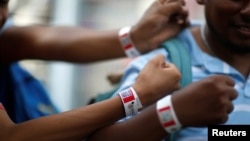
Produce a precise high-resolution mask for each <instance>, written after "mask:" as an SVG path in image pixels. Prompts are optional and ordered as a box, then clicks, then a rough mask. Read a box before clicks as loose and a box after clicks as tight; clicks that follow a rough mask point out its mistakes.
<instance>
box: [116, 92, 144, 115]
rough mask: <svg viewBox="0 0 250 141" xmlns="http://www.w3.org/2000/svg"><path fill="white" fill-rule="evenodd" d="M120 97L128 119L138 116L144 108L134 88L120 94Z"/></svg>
mask: <svg viewBox="0 0 250 141" xmlns="http://www.w3.org/2000/svg"><path fill="white" fill-rule="evenodd" d="M119 96H120V98H121V100H122V103H123V107H124V110H125V114H126V117H128V116H132V115H136V114H137V113H138V111H139V110H140V109H141V108H142V104H141V101H140V99H139V97H138V95H137V93H136V92H135V90H134V89H133V87H130V88H128V89H126V90H123V91H121V92H119Z"/></svg>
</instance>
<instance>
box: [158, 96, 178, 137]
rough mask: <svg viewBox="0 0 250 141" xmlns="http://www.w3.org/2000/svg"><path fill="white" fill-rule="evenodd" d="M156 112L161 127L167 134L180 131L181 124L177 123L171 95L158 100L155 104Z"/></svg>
mask: <svg viewBox="0 0 250 141" xmlns="http://www.w3.org/2000/svg"><path fill="white" fill-rule="evenodd" d="M156 110H157V114H158V117H159V120H160V122H161V125H162V126H163V128H164V129H165V130H166V131H167V132H168V133H169V134H171V133H173V132H175V131H178V130H180V129H181V123H180V122H179V120H178V118H177V116H176V114H175V111H174V107H173V105H172V101H171V95H168V96H166V97H164V98H162V99H161V100H159V101H158V102H157V104H156Z"/></svg>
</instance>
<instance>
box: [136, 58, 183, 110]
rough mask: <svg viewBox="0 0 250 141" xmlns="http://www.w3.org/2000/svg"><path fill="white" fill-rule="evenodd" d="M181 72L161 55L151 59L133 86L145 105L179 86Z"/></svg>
mask: <svg viewBox="0 0 250 141" xmlns="http://www.w3.org/2000/svg"><path fill="white" fill-rule="evenodd" d="M180 78H181V74H180V72H179V71H178V69H177V68H176V67H175V66H174V65H173V64H171V63H169V64H167V63H166V62H165V58H164V56H163V55H157V56H156V57H154V58H153V59H151V60H150V61H149V62H148V63H147V64H146V65H145V67H144V68H143V69H142V71H141V72H140V74H139V75H138V77H137V80H136V82H135V84H134V85H133V88H134V89H135V91H136V92H137V94H138V96H139V98H140V100H141V102H142V105H143V106H147V105H149V104H152V103H153V102H155V101H157V100H158V99H160V98H162V97H164V96H165V95H166V94H169V93H170V92H172V91H174V90H176V89H178V88H179V87H180V82H179V81H180Z"/></svg>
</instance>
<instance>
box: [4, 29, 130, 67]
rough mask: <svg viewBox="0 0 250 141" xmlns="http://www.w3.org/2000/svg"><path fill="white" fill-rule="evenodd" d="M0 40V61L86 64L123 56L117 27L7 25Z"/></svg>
mask: <svg viewBox="0 0 250 141" xmlns="http://www.w3.org/2000/svg"><path fill="white" fill-rule="evenodd" d="M0 43H1V56H2V57H1V61H15V60H21V59H43V60H61V61H69V62H81V63H88V62H94V61H100V60H107V59H113V58H119V57H126V56H125V54H124V51H123V49H122V47H121V45H120V42H119V40H118V30H112V31H94V30H89V29H85V28H80V27H78V28H77V27H43V26H28V27H11V28H10V29H8V30H7V31H6V32H5V33H4V34H3V35H2V36H1V37H0ZM9 54H13V55H9Z"/></svg>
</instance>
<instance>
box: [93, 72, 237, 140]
mask: <svg viewBox="0 0 250 141" xmlns="http://www.w3.org/2000/svg"><path fill="white" fill-rule="evenodd" d="M211 90H212V91H213V92H211ZM171 97H172V103H173V109H174V111H175V113H176V115H177V117H178V119H179V121H180V123H181V124H182V128H185V127H190V126H192V127H204V126H208V125H214V124H221V123H225V122H226V121H227V119H228V114H229V113H231V112H232V111H233V103H232V100H234V99H235V98H236V97H237V92H236V91H235V90H234V82H233V80H232V79H231V78H229V77H227V76H219V75H218V76H212V77H209V78H205V79H204V80H201V81H198V82H194V83H192V84H190V85H189V86H187V87H185V88H183V89H181V90H178V91H176V92H175V93H174V94H173V95H172V96H171ZM161 100H162V99H161ZM161 100H159V101H161ZM168 135H170V133H168V132H166V131H165V130H164V128H163V126H162V125H161V122H160V120H159V117H158V114H157V110H156V104H153V105H151V106H150V107H148V108H146V109H145V110H143V111H142V112H141V113H140V114H138V115H136V116H134V117H133V118H130V119H128V120H125V121H123V122H118V123H115V124H113V125H109V126H107V127H105V128H103V129H100V130H98V131H97V132H96V133H94V134H93V135H92V136H91V137H90V138H89V141H99V140H102V141H111V140H112V141H113V140H119V141H128V140H129V141H160V140H162V139H163V138H165V137H166V136H168Z"/></svg>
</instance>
